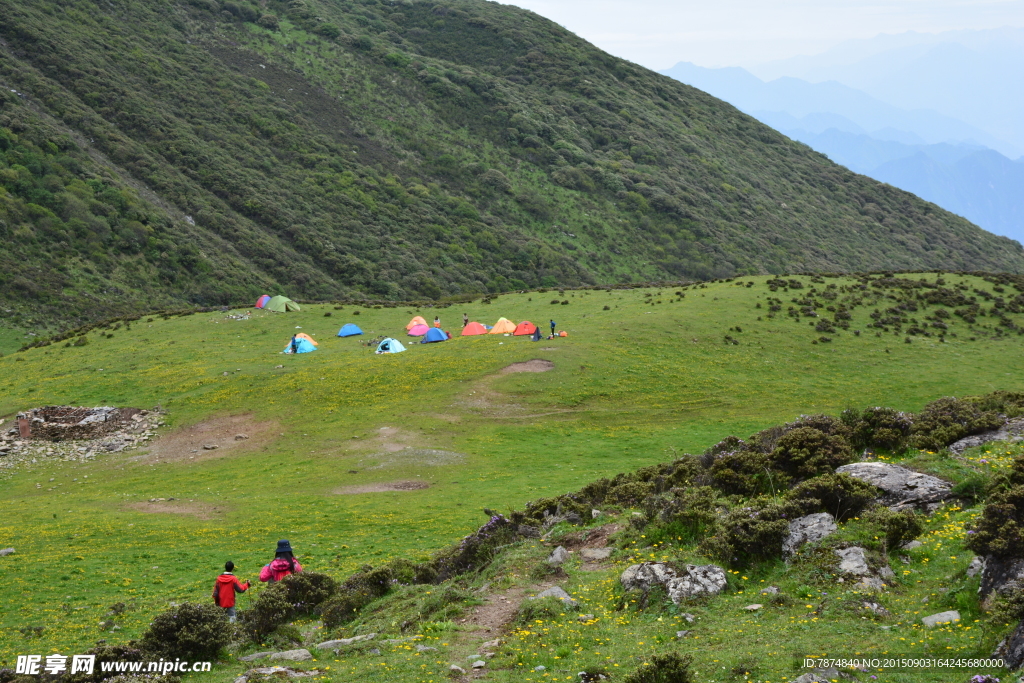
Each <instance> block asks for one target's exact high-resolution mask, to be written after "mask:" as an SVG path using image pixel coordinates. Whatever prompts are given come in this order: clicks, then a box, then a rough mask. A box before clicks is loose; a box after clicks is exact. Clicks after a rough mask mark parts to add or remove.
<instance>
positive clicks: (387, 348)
mask: <svg viewBox="0 0 1024 683" xmlns="http://www.w3.org/2000/svg"><path fill="white" fill-rule="evenodd" d="M402 351H405V347H404V346H402V342H400V341H398V340H397V339H392V338H391V337H388V338H387V339H385V340H384V341H382V342H381V343H380V344H379V345H378V346H377V353H401V352H402Z"/></svg>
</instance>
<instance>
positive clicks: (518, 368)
mask: <svg viewBox="0 0 1024 683" xmlns="http://www.w3.org/2000/svg"><path fill="white" fill-rule="evenodd" d="M554 369H555V364H554V363H552V362H551V361H549V360H545V359H543V358H534V359H533V360H527V361H522V362H520V363H513V364H512V365H509V366H507V367H504V368H502V369H501V374H502V375H507V374H509V373H511V372H547V371H548V370H554Z"/></svg>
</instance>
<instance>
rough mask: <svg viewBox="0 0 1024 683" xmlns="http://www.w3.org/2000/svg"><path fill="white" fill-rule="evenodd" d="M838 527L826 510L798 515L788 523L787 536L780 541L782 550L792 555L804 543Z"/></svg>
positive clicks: (813, 540)
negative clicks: (802, 515)
mask: <svg viewBox="0 0 1024 683" xmlns="http://www.w3.org/2000/svg"><path fill="white" fill-rule="evenodd" d="M838 528H839V527H838V526H836V520H835V518H833V517H832V515H830V514H829V513H827V512H818V513H815V514H813V515H806V516H804V517H798V518H797V519H794V520H793V521H792V522H790V523H789V536H787V537H786V540H784V541H783V542H782V552H783V554H784V555H792V554H793V553H795V552H796V551H797V549H798V548H799V547H800V546H802V545H803V544H804V543H813V542H815V541H820V540H821V539H823V538H825V537H826V536H828V535H830V534H831V533H833V532H834V531H835V530H836V529H838Z"/></svg>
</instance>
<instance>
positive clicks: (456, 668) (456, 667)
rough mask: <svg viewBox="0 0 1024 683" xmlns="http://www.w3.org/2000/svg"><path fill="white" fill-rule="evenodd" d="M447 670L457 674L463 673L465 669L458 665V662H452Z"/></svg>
mask: <svg viewBox="0 0 1024 683" xmlns="http://www.w3.org/2000/svg"><path fill="white" fill-rule="evenodd" d="M448 670H449V671H451V672H452V673H453V674H459V675H461V674H464V673H466V670H465V669H463V668H462V667H461V666H459V665H458V664H452V665H451V666H449V667H448Z"/></svg>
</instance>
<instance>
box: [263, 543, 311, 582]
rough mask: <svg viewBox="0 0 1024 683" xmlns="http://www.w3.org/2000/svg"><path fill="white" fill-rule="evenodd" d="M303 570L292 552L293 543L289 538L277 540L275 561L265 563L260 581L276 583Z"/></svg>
mask: <svg viewBox="0 0 1024 683" xmlns="http://www.w3.org/2000/svg"><path fill="white" fill-rule="evenodd" d="M301 571H302V565H301V564H299V561H298V560H296V559H295V555H293V554H292V544H291V543H289V542H288V541H287V540H284V539H282V540H280V541H278V542H277V551H276V552H275V553H274V561H273V562H271V563H270V564H267V565H263V569H261V570H260V581H262V582H264V583H266V582H267V581H270V582H271V583H276V582H278V581H280V580H281V579H283V578H284V577H286V576H289V575H291V574H298V573H299V572H301Z"/></svg>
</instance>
